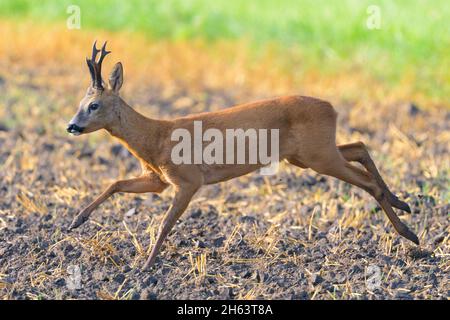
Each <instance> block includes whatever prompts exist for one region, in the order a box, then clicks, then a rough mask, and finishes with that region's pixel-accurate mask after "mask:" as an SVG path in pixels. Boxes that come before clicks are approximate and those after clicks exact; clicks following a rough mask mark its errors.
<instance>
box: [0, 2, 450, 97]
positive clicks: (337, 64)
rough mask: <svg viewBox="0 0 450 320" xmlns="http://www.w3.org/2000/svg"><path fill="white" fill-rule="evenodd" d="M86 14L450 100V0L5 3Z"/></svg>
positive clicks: (14, 15) (24, 15)
mask: <svg viewBox="0 0 450 320" xmlns="http://www.w3.org/2000/svg"><path fill="white" fill-rule="evenodd" d="M72 4H75V5H78V6H80V8H81V19H82V20H81V23H82V28H89V29H96V28H100V29H106V30H112V31H119V30H120V31H121V30H127V31H136V32H141V33H144V34H145V35H147V36H148V37H150V38H155V39H160V38H163V39H174V40H177V39H193V38H201V39H204V40H206V41H210V42H213V41H216V40H219V39H241V38H244V39H246V40H247V41H248V42H249V43H250V44H251V46H252V47H254V48H255V50H254V51H255V52H258V50H259V49H260V48H261V46H264V45H267V44H270V45H272V46H273V45H275V47H277V48H278V49H279V51H280V59H282V58H283V51H285V50H290V51H292V50H297V51H298V52H301V56H302V59H303V60H302V62H303V63H304V64H305V65H306V66H311V67H314V68H320V69H321V70H323V71H336V70H338V71H339V70H342V69H343V66H348V65H352V66H354V65H356V66H358V67H360V68H366V69H367V70H369V72H370V73H371V74H372V75H373V76H374V77H376V78H379V79H380V80H382V81H386V82H388V83H389V82H391V83H395V82H396V81H399V80H400V79H402V78H403V77H404V75H405V74H409V75H410V77H412V78H414V79H415V81H414V83H415V84H414V85H415V86H416V87H417V90H422V91H424V92H426V93H427V94H430V95H433V96H438V97H442V98H446V97H448V96H449V94H450V76H449V72H448V70H450V59H449V56H450V2H449V1H448V0H433V1H426V0H396V1H395V0H383V1H381V0H380V1H376V0H336V1H325V0H277V1H274V0H246V1H245V0H222V1H221V0H208V1H207V0H150V1H145V0H128V1H122V0H113V1H102V0H63V1H55V0H53V1H51V0H40V1H33V0H2V1H1V2H0V16H3V17H8V18H10V19H19V20H20V19H35V20H39V21H40V22H46V21H48V22H55V21H56V22H64V21H65V19H67V17H68V14H67V12H66V10H67V7H68V6H69V5H72ZM369 5H378V6H379V7H380V9H381V29H380V30H369V29H368V28H367V27H366V20H367V17H368V13H367V8H368V6H369Z"/></svg>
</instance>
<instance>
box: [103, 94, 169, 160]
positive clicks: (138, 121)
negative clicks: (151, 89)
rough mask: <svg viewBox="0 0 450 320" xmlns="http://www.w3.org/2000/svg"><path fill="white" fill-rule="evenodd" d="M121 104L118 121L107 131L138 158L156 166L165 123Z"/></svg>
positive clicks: (122, 102) (118, 110) (118, 109)
mask: <svg viewBox="0 0 450 320" xmlns="http://www.w3.org/2000/svg"><path fill="white" fill-rule="evenodd" d="M121 104H122V105H121V106H120V107H119V108H117V117H116V119H117V120H116V121H115V122H114V123H113V124H111V125H110V126H108V127H107V128H105V129H106V130H107V131H108V132H109V133H110V134H111V135H112V136H114V137H115V138H117V139H118V140H119V141H120V143H121V144H122V145H124V146H125V147H126V148H127V149H128V151H130V152H131V153H132V154H133V155H134V156H135V157H136V158H138V159H139V160H141V161H144V162H145V163H147V164H149V165H150V166H151V167H153V166H156V159H157V156H158V153H159V151H160V150H159V149H160V148H159V146H160V141H161V137H162V135H163V133H164V132H165V130H164V129H165V121H163V120H156V119H151V118H147V117H145V116H144V115H142V114H140V113H139V112H137V111H135V110H134V109H133V108H131V107H130V106H129V105H128V104H126V103H125V102H124V101H121Z"/></svg>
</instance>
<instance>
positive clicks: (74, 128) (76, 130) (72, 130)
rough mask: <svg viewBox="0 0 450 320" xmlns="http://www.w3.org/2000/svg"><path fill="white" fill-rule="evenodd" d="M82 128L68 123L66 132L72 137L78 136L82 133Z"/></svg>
mask: <svg viewBox="0 0 450 320" xmlns="http://www.w3.org/2000/svg"><path fill="white" fill-rule="evenodd" d="M83 130H84V128H82V127H79V126H77V125H76V124H74V123H69V126H68V127H67V132H69V133H71V134H73V135H74V136H78V135H80V134H81V133H82V132H83Z"/></svg>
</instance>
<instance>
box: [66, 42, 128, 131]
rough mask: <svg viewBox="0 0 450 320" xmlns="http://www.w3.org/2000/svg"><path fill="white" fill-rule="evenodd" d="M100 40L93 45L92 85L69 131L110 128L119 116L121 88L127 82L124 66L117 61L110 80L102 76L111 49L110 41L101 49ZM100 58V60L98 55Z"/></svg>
mask: <svg viewBox="0 0 450 320" xmlns="http://www.w3.org/2000/svg"><path fill="white" fill-rule="evenodd" d="M96 43H97V41H95V42H94V45H93V46H92V57H91V59H89V58H86V62H87V65H88V68H89V72H90V75H91V80H92V81H91V85H90V86H89V88H88V89H87V92H86V95H85V96H84V98H83V99H82V100H81V102H80V105H79V108H78V111H77V113H76V114H75V116H74V117H73V118H72V120H70V122H69V126H68V127H67V131H68V132H69V133H71V134H73V135H80V134H84V133H89V132H93V131H97V130H99V129H103V128H107V127H108V126H110V125H112V124H113V123H114V122H115V121H117V120H118V119H117V118H118V114H119V112H118V108H120V107H121V105H122V99H121V98H120V97H119V90H120V88H121V87H122V83H123V68H122V64H121V63H120V62H118V63H116V65H115V66H114V68H113V69H112V71H111V74H110V76H109V79H108V84H107V85H106V83H105V82H104V81H103V80H102V62H103V59H104V58H105V56H106V55H107V54H109V53H110V51H106V42H105V43H104V44H103V46H102V48H101V50H98V49H97V46H96ZM98 53H100V58H99V59H98V60H97V55H98Z"/></svg>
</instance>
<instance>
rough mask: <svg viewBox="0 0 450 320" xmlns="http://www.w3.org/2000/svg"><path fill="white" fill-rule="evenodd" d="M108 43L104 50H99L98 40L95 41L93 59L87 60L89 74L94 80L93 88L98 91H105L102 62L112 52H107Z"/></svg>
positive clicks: (104, 45) (103, 47)
mask: <svg viewBox="0 0 450 320" xmlns="http://www.w3.org/2000/svg"><path fill="white" fill-rule="evenodd" d="M106 43H107V41H105V43H104V44H103V46H102V49H101V50H99V49H97V40H95V41H94V44H93V46H92V57H91V59H88V58H86V63H87V65H88V67H89V72H90V74H91V78H92V87H93V88H96V89H100V90H103V89H104V88H103V80H102V62H103V59H104V58H105V57H106V55H107V54H108V53H111V51H106ZM99 52H100V58H99V59H98V62H97V61H96V60H97V54H98V53H99Z"/></svg>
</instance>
